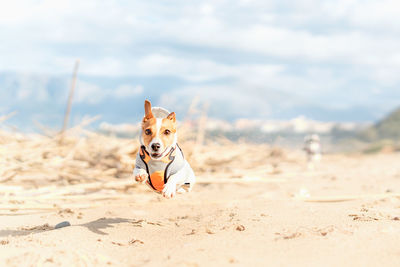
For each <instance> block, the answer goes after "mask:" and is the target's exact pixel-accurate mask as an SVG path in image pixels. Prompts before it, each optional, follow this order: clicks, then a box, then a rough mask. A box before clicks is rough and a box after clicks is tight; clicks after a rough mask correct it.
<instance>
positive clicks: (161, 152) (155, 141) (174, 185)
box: [133, 100, 196, 198]
mask: <svg viewBox="0 0 400 267" xmlns="http://www.w3.org/2000/svg"><path fill="white" fill-rule="evenodd" d="M144 111H145V115H144V117H143V120H142V133H141V135H140V144H141V146H140V149H139V152H138V154H137V157H136V164H135V169H134V170H133V175H134V176H135V180H136V181H137V182H140V183H143V182H146V184H147V185H148V186H150V188H151V189H153V190H154V191H156V192H157V193H161V194H162V195H163V196H164V197H166V198H172V197H174V196H175V194H176V193H184V192H190V191H191V190H192V188H193V186H194V184H195V182H196V178H195V176H194V172H193V170H192V168H191V167H190V165H189V163H188V162H187V161H186V160H185V158H184V156H183V152H182V150H181V148H180V147H179V146H178V144H177V139H178V133H177V127H176V126H177V125H176V124H177V123H176V118H175V112H172V113H170V112H169V111H167V110H166V109H164V108H160V107H153V108H152V107H151V103H150V101H148V100H145V102H144Z"/></svg>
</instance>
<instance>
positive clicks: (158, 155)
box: [151, 153, 162, 159]
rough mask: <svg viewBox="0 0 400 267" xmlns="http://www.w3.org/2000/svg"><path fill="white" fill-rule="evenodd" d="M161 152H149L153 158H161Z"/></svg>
mask: <svg viewBox="0 0 400 267" xmlns="http://www.w3.org/2000/svg"><path fill="white" fill-rule="evenodd" d="M161 156H162V154H161V153H151V157H152V158H154V159H158V158H161Z"/></svg>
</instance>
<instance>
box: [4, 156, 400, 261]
mask: <svg viewBox="0 0 400 267" xmlns="http://www.w3.org/2000/svg"><path fill="white" fill-rule="evenodd" d="M296 155H297V156H299V157H300V155H301V154H296ZM399 159H400V154H381V155H353V156H346V155H327V156H325V157H324V158H323V161H322V162H321V164H320V165H319V166H318V167H317V168H316V170H315V171H313V172H311V171H307V170H306V169H305V167H304V166H305V165H306V164H305V162H304V159H303V158H302V157H301V158H298V159H296V160H288V161H285V162H284V164H281V165H279V170H275V171H274V172H267V173H259V174H258V175H254V174H253V175H251V176H248V177H247V178H246V175H241V178H237V179H235V178H232V173H229V172H228V171H226V175H224V172H218V173H215V174H205V173H204V172H203V173H201V175H199V177H198V181H199V183H198V184H197V185H196V186H195V188H194V190H193V192H191V193H189V194H184V195H178V196H177V197H176V198H174V199H164V198H162V197H161V196H160V195H158V194H155V193H153V192H152V191H150V190H149V189H148V188H147V187H146V186H145V185H137V184H135V182H134V181H133V179H129V178H121V179H114V180H110V181H98V182H88V183H80V184H79V183H78V184H75V185H66V186H65V187H60V186H57V187H55V186H52V185H51V184H49V185H46V186H41V187H39V188H37V189H35V190H33V189H26V188H23V187H24V184H23V181H18V182H15V183H12V182H9V183H8V184H5V185H2V184H0V192H1V193H2V199H1V205H0V207H1V210H0V214H1V215H0V265H2V266H231V265H232V266H400V246H399V244H400V243H399V242H400V197H399V195H398V194H397V193H400V164H399ZM244 173H246V172H244ZM249 173H253V172H252V171H251V170H249ZM60 190H63V191H60ZM7 192H8V193H7ZM62 221H69V222H70V223H71V226H69V227H65V228H60V229H54V225H56V224H57V223H60V222H62Z"/></svg>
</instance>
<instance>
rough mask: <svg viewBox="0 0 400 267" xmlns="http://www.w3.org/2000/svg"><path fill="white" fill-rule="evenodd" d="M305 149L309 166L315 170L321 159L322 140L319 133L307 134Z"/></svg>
mask: <svg viewBox="0 0 400 267" xmlns="http://www.w3.org/2000/svg"><path fill="white" fill-rule="evenodd" d="M303 149H304V151H305V152H306V156H307V167H308V169H309V170H313V169H314V167H315V164H317V163H318V162H320V161H321V153H322V149H321V141H320V138H319V136H318V135H317V134H312V135H307V136H306V137H305V138H304V148H303Z"/></svg>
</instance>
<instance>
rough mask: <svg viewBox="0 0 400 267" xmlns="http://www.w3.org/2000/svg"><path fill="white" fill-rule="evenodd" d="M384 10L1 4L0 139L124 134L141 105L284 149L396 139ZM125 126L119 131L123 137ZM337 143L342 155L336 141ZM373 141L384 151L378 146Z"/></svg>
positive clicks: (392, 21) (394, 52)
mask: <svg viewBox="0 0 400 267" xmlns="http://www.w3.org/2000/svg"><path fill="white" fill-rule="evenodd" d="M399 7H400V4H399V2H398V1H394V0H393V1H390V0H383V1H364V0H363V1H361V0H351V1H349V0H335V1H313V0H299V1H285V0H279V1H278V0H272V1H261V0H258V1H257V0H254V1H252V0H239V1H223V0H214V1H179V0H176V1H154V0H148V1H124V0H115V1H91V0H88V1H75V0H69V1H66V0H58V1H41V0H37V1H34V0H32V1H29V0H25V1H2V5H1V9H0V36H1V37H2V42H1V43H0V59H1V60H0V116H1V115H7V114H10V113H11V112H14V111H15V112H17V113H16V114H15V115H14V116H13V117H12V118H9V119H8V120H7V121H6V122H5V123H4V124H3V125H2V127H3V128H8V129H10V127H11V129H14V130H15V129H17V130H18V131H22V132H38V131H40V127H38V125H46V127H50V128H53V129H60V128H61V127H62V122H63V117H64V112H65V109H66V103H67V98H68V93H69V90H70V85H71V76H72V71H73V68H74V64H75V61H76V60H77V59H79V60H80V65H79V69H78V74H77V83H76V88H75V93H74V96H73V104H72V111H71V122H70V125H71V126H72V125H76V124H77V123H79V122H80V121H81V120H82V119H83V118H84V117H85V116H95V115H100V116H101V117H100V119H99V120H97V121H96V122H95V123H93V124H92V127H94V128H95V129H96V130H98V131H100V132H104V133H112V134H116V135H119V136H127V137H130V136H133V135H135V133H136V130H137V125H138V122H139V121H140V119H141V116H142V114H143V100H144V99H146V98H147V99H150V100H151V101H152V103H153V105H154V106H163V107H166V108H168V109H170V110H171V111H175V112H177V114H178V118H179V119H180V120H188V121H190V120H191V119H193V120H194V118H199V117H202V118H204V117H207V120H203V126H204V127H205V129H206V132H207V135H208V136H214V135H223V136H226V137H228V138H230V139H232V140H237V139H240V138H242V139H246V140H248V141H254V142H270V143H274V144H281V145H296V146H297V145H298V143H300V142H302V141H303V138H304V136H305V135H306V134H310V133H317V134H319V135H321V136H322V138H323V140H324V142H325V143H327V144H328V145H326V149H327V150H329V149H330V148H332V146H330V145H329V144H333V145H336V144H339V143H340V142H341V141H343V140H346V142H348V140H352V141H354V142H381V140H386V141H385V142H386V143H387V142H388V141H387V140H392V141H391V142H395V141H393V140H397V139H398V138H399V137H400V134H399V131H398V129H397V128H398V127H400V126H399V121H400V112H396V109H397V108H398V107H399V103H398V102H399V99H400V90H399V89H398V86H399V84H400V76H399V75H398V73H399V68H400V52H399V49H398V47H399V45H400V42H399V41H400V37H399V36H400V35H399V29H400V19H399V16H398V12H397V11H398V10H399ZM132 125H133V126H132ZM346 142H345V145H344V147H346V146H347V145H346V144H348V143H346ZM386 143H385V144H386Z"/></svg>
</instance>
